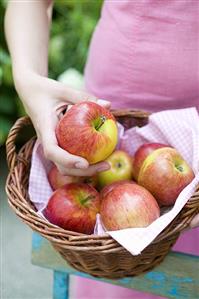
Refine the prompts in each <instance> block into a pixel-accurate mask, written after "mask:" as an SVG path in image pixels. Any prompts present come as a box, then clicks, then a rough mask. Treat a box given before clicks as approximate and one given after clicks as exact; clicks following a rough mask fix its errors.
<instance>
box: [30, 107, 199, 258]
mask: <svg viewBox="0 0 199 299" xmlns="http://www.w3.org/2000/svg"><path fill="white" fill-rule="evenodd" d="M146 142H160V143H165V144H170V145H171V146H173V147H174V148H176V149H177V150H178V151H179V152H180V153H181V155H182V156H183V157H184V159H185V160H186V161H187V162H188V163H189V164H190V166H192V168H193V170H194V172H195V175H196V177H195V179H194V180H193V181H192V182H191V184H189V185H188V186H187V187H186V188H185V189H184V190H183V191H182V192H181V193H180V195H179V196H178V198H177V200H176V203H175V205H174V206H173V207H172V209H170V210H169V211H168V212H167V213H165V214H164V215H162V216H161V217H159V218H158V219H157V220H156V221H154V222H153V223H152V224H151V225H149V226H148V227H146V228H129V229H123V230H118V231H111V232H110V231H108V232H106V233H108V234H110V235H111V236H112V238H114V239H115V240H116V241H117V242H118V243H120V244H121V245H122V246H123V247H125V248H126V249H127V250H128V251H129V252H130V253H131V254H133V255H138V254H140V253H141V252H142V250H143V249H144V248H145V247H147V246H148V245H149V244H150V243H151V242H152V241H153V240H154V239H155V238H156V236H157V235H158V234H160V232H161V231H162V230H163V229H164V228H165V227H166V226H167V225H168V224H169V223H170V222H171V221H172V220H173V219H174V218H175V217H176V215H177V214H178V213H179V212H180V210H181V209H182V208H183V206H184V205H185V204H186V202H187V201H188V199H189V198H190V197H191V195H192V194H193V193H194V191H195V188H196V186H197V185H198V183H199V116H198V113H197V110H196V109H195V108H187V109H179V110H170V111H163V112H158V113H154V114H153V115H151V116H150V118H149V123H148V125H146V126H144V127H142V128H137V127H136V128H132V129H129V130H127V131H126V132H124V130H123V129H122V128H121V126H120V148H122V149H124V150H126V151H128V152H129V153H130V154H132V155H133V154H134V152H135V151H136V149H137V148H138V147H139V146H140V145H141V144H143V143H146ZM50 165H51V162H49V161H46V160H45V158H44V156H43V151H42V146H41V145H40V144H39V143H38V142H36V144H35V147H34V150H33V155H32V166H31V171H30V182H29V195H30V199H31V200H32V201H33V202H34V204H35V206H36V207H37V208H38V213H39V214H40V215H42V213H41V212H42V209H43V208H44V207H45V206H46V204H47V202H48V199H49V197H50V196H51V194H52V190H51V187H50V185H49V183H48V179H47V175H46V174H47V172H48V169H49V167H50ZM95 233H96V234H103V233H105V232H104V230H103V227H102V226H101V223H100V217H99V215H98V217H97V223H96V227H95Z"/></svg>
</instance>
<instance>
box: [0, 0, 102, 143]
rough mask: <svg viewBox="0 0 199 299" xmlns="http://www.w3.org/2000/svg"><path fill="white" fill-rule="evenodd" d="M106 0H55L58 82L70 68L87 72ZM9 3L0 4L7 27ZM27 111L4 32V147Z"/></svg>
mask: <svg viewBox="0 0 199 299" xmlns="http://www.w3.org/2000/svg"><path fill="white" fill-rule="evenodd" d="M101 5H102V0H55V1H54V9H53V22H52V26H51V37H50V42H49V76H50V77H51V78H54V79H56V78H57V77H58V76H59V75H60V74H61V73H62V72H64V71H65V70H66V69H68V68H71V67H72V68H75V69H77V70H78V71H80V72H83V69H84V65H85V61H86V56H87V51H88V46H89V41H90V38H91V35H92V32H93V30H94V28H95V25H96V23H97V20H98V18H99V15H100V9H101ZM5 9H6V0H3V1H2V0H1V1H0V28H3V26H4V25H3V22H4V14H5ZM24 114H25V112H24V109H23V106H22V104H21V101H20V100H19V98H18V96H17V94H16V91H15V89H14V86H13V78H12V68H11V59H10V56H9V53H8V49H7V46H6V41H5V36H4V32H3V30H1V32H0V144H2V143H4V142H5V139H6V136H7V134H8V131H9V129H10V127H11V125H12V123H13V122H14V120H16V119H17V118H18V117H20V116H22V115H24Z"/></svg>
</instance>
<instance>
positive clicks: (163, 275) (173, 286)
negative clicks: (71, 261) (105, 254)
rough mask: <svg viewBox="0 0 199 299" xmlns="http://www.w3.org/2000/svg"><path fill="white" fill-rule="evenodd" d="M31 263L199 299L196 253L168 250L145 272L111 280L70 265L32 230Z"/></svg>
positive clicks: (198, 267) (171, 295) (158, 292)
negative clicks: (162, 257)
mask: <svg viewBox="0 0 199 299" xmlns="http://www.w3.org/2000/svg"><path fill="white" fill-rule="evenodd" d="M32 263H33V264H34V265H37V266H40V267H44V268H49V269H52V270H54V271H56V272H65V273H68V274H74V275H79V276H82V277H86V278H90V279H95V280H96V279H97V280H99V281H104V282H107V283H111V284H115V285H120V286H123V287H126V288H133V289H136V290H140V291H145V292H149V293H153V294H157V295H161V296H165V297H167V298H177V299H180V298H188V299H199V256H193V255H188V254H183V253H177V252H170V253H169V254H168V256H167V257H166V258H165V260H164V261H163V262H162V263H161V264H160V265H159V266H157V267H156V268H155V269H154V270H153V271H150V272H148V273H146V274H142V275H139V276H138V277H133V278H128V277H127V278H123V279H115V280H111V279H105V278H99V279H98V278H95V277H92V276H91V275H88V274H86V273H82V272H78V271H76V270H75V269H73V268H72V267H70V266H69V265H68V264H67V263H66V261H65V260H64V259H63V258H62V257H61V256H60V255H59V253H57V252H56V251H55V250H54V248H53V247H52V246H51V244H50V243H49V242H48V241H47V240H46V239H44V238H42V237H41V236H40V235H38V234H36V233H33V240H32Z"/></svg>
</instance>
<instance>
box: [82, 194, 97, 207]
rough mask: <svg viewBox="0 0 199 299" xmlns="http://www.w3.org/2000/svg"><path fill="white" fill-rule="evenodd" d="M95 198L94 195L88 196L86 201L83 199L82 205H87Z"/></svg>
mask: <svg viewBox="0 0 199 299" xmlns="http://www.w3.org/2000/svg"><path fill="white" fill-rule="evenodd" d="M94 197H95V196H93V195H89V196H87V197H86V198H84V199H81V201H80V202H81V204H82V205H84V204H85V203H87V201H89V200H91V199H94Z"/></svg>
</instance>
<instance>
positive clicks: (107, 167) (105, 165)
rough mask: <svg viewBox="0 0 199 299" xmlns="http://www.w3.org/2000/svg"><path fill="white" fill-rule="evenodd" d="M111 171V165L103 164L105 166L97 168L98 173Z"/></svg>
mask: <svg viewBox="0 0 199 299" xmlns="http://www.w3.org/2000/svg"><path fill="white" fill-rule="evenodd" d="M109 169H110V165H109V164H103V165H100V166H99V167H98V168H97V172H100V171H106V170H109Z"/></svg>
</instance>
